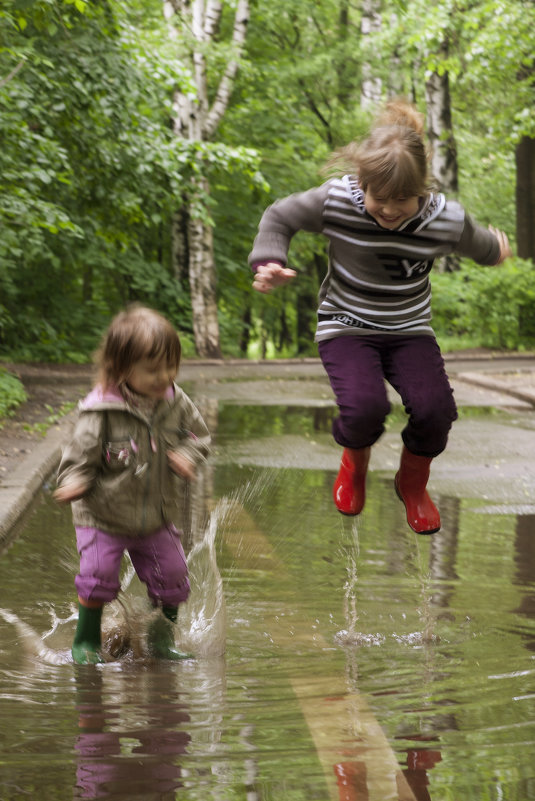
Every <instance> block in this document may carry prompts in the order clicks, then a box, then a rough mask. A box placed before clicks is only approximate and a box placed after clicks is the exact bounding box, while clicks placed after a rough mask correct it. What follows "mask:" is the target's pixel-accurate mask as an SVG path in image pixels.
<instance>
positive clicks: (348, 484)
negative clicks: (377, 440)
mask: <svg viewBox="0 0 535 801" xmlns="http://www.w3.org/2000/svg"><path fill="white" fill-rule="evenodd" d="M370 453H371V448H370V447H367V448H344V452H343V454H342V461H341V462H340V470H339V472H338V475H337V477H336V481H335V482H334V487H333V498H334V503H335V505H336V508H337V509H338V511H339V512H342V514H343V515H358V514H360V513H361V512H362V509H363V507H364V501H365V498H366V471H367V470H368V462H369V461H370Z"/></svg>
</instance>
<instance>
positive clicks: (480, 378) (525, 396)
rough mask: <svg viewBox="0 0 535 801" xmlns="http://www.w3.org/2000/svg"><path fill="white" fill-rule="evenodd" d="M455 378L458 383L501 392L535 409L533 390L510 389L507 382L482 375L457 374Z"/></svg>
mask: <svg viewBox="0 0 535 801" xmlns="http://www.w3.org/2000/svg"><path fill="white" fill-rule="evenodd" d="M456 378H457V380H458V381H465V382H466V383H467V384H473V385H474V386H478V387H483V388H484V389H492V390H494V391H495V392H503V394H504V395H510V396H511V397H512V398H516V399H517V400H521V401H525V402H526V403H529V404H530V405H531V406H533V407H535V390H532V389H518V388H516V387H512V386H511V385H510V384H508V383H507V381H500V380H499V379H497V378H490V376H486V375H485V374H484V373H483V374H481V373H458V374H457V376H456Z"/></svg>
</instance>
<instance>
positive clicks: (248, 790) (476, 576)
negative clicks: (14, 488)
mask: <svg viewBox="0 0 535 801" xmlns="http://www.w3.org/2000/svg"><path fill="white" fill-rule="evenodd" d="M329 414H332V411H329V410H328V409H327V410H325V408H324V407H318V408H311V409H302V408H295V409H293V410H288V409H287V408H285V407H283V406H277V405H273V406H269V407H265V408H257V409H256V410H255V412H254V413H253V411H252V407H244V408H241V407H235V406H232V407H231V406H230V405H229V406H227V405H225V404H221V406H219V407H217V408H215V409H214V408H213V407H212V409H211V424H212V429H213V430H215V431H216V456H215V457H214V460H213V462H212V464H211V465H210V466H209V468H208V471H207V474H206V475H205V476H203V477H202V480H201V481H200V482H199V486H198V505H197V506H196V507H195V509H194V510H193V511H194V515H193V526H192V531H191V532H189V533H188V535H187V537H186V540H187V544H188V551H189V554H190V568H191V574H192V586H193V593H192V599H191V602H190V603H189V604H188V605H186V608H185V609H183V610H181V613H180V615H179V621H180V631H179V634H178V637H177V641H178V642H179V644H180V645H183V644H184V645H185V646H186V647H187V649H190V650H192V651H194V652H195V653H196V654H197V656H198V658H197V659H196V660H194V661H186V662H181V663H166V662H156V661H152V660H150V659H148V658H147V656H146V654H145V653H143V649H142V647H140V651H139V652H138V653H129V654H128V655H127V656H125V657H124V658H121V659H120V660H117V661H113V662H110V663H109V664H105V665H102V666H98V667H94V666H83V667H80V666H74V665H72V664H71V663H70V660H69V650H70V643H71V639H72V634H73V631H74V626H75V622H74V621H75V611H76V610H75V606H74V601H75V596H74V585H73V577H74V573H75V571H76V566H77V557H76V552H75V547H74V535H73V530H72V524H71V519H70V512H69V511H68V510H65V509H60V508H58V507H57V506H55V505H54V504H53V502H52V501H51V498H50V494H49V491H48V490H45V491H43V493H42V494H41V497H40V499H39V503H38V504H37V505H36V507H35V509H34V511H33V513H32V515H31V517H30V518H29V520H28V522H27V524H26V526H25V528H24V530H23V532H22V533H21V535H20V536H19V538H18V539H17V541H16V542H15V543H13V545H12V546H11V547H10V548H9V550H8V551H7V552H5V553H4V554H3V555H2V557H1V558H0V586H1V587H2V595H1V601H0V606H1V607H2V609H3V610H4V612H3V614H2V613H0V719H1V721H2V724H1V727H0V759H1V762H2V768H1V774H0V799H1V801H12V799H13V800H14V799H17V801H18V799H23V798H32V799H33V798H35V799H39V800H40V801H41V799H44V800H45V801H48V799H50V801H52V799H53V801H64V800H65V801H66V799H69V801H70V799H73V798H75V799H85V798H113V799H129V801H132V799H136V798H139V799H143V801H152V799H156V798H158V799H164V800H165V801H167V800H169V801H171V799H173V800H174V799H180V801H193V800H195V801H197V800H198V801H201V800H202V801H207V799H214V801H216V800H217V801H271V800H272V799H273V800H275V799H276V801H311V800H312V801H314V800H317V801H331V800H332V801H355V799H358V800H359V801H360V800H361V799H363V800H364V801H366V800H368V801H389V800H390V799H393V800H395V799H398V800H399V799H402V801H407V800H409V801H410V799H417V801H420V800H422V801H423V800H424V799H433V801H446V800H449V799H451V800H452V801H459V800H460V799H468V798H477V799H479V798H481V799H483V798H484V799H488V800H489V801H499V800H500V799H507V800H508V801H535V764H534V760H533V753H534V746H535V537H534V532H535V516H534V515H533V512H532V508H531V505H530V504H529V502H528V503H527V504H524V505H515V504H501V503H491V504H489V503H488V502H485V501H484V500H481V499H479V500H477V499H474V498H473V497H467V498H464V497H463V496H462V495H456V496H453V495H446V494H442V495H440V497H439V496H437V498H436V499H437V500H438V501H439V505H440V508H441V512H442V517H443V528H442V531H441V532H440V534H439V535H436V536H433V537H425V538H424V537H418V536H417V535H415V534H413V533H412V532H411V531H410V529H408V528H407V525H406V522H405V519H404V514H403V507H402V505H401V504H400V502H399V501H398V500H397V498H396V496H395V493H394V492H393V487H392V480H391V477H389V476H385V475H383V474H382V473H381V472H376V471H374V472H372V473H371V474H370V476H369V481H368V499H367V503H366V508H365V511H364V513H363V514H362V515H361V517H360V518H358V519H351V518H345V517H343V516H341V515H339V514H338V513H337V512H336V510H335V509H334V507H333V505H332V502H331V488H332V483H333V480H334V475H335V472H334V471H335V469H336V465H337V461H338V457H339V452H338V450H337V449H336V447H335V446H333V444H332V441H331V439H330V433H329V428H330V418H329ZM483 422H484V423H485V424H486V423H487V421H486V420H484V421H483ZM489 425H490V423H489ZM396 436H397V434H396ZM387 443H388V440H387ZM384 447H386V448H387V447H388V444H387V445H385V446H384ZM123 578H124V586H125V594H124V605H123V611H124V610H126V611H125V612H124V614H126V615H127V617H128V618H129V619H130V620H131V621H134V622H133V625H138V626H139V630H140V631H142V629H143V614H145V613H144V612H142V609H143V604H144V589H143V587H142V585H141V584H140V583H139V581H138V580H137V577H135V576H133V575H132V573H131V571H129V567H128V564H127V563H126V562H125V569H124V574H123ZM10 616H11V617H10ZM112 622H113V620H112Z"/></svg>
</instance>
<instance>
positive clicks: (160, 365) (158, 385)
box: [126, 356, 178, 400]
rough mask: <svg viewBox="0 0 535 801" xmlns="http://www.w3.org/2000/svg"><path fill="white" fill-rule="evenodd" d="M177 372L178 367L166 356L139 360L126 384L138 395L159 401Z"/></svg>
mask: <svg viewBox="0 0 535 801" xmlns="http://www.w3.org/2000/svg"><path fill="white" fill-rule="evenodd" d="M177 370H178V366H177V365H176V364H174V363H173V364H171V363H170V362H169V361H168V359H167V357H166V356H163V357H161V358H156V359H150V358H144V359H140V360H139V361H137V362H136V363H135V364H134V365H133V367H132V368H131V370H130V372H129V374H128V376H127V377H126V383H127V384H128V386H129V387H130V389H133V390H134V392H137V393H138V395H145V396H146V397H147V398H153V399H154V400H161V399H162V398H164V397H165V393H166V392H167V390H168V389H169V387H170V386H172V384H173V381H174V380H175V378H176V374H177Z"/></svg>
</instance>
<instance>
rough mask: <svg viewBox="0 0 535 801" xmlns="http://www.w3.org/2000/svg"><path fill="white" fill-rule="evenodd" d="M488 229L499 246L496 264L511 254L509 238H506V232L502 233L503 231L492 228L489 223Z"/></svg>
mask: <svg viewBox="0 0 535 801" xmlns="http://www.w3.org/2000/svg"><path fill="white" fill-rule="evenodd" d="M489 231H491V232H492V233H493V234H494V236H495V237H496V239H497V240H498V244H499V246H500V255H499V257H498V261H497V262H496V264H501V263H502V261H505V259H508V258H509V256H512V255H513V251H512V250H511V246H510V244H509V240H508V239H507V234H504V232H503V231H499V230H498V229H497V228H493V227H492V225H489Z"/></svg>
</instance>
